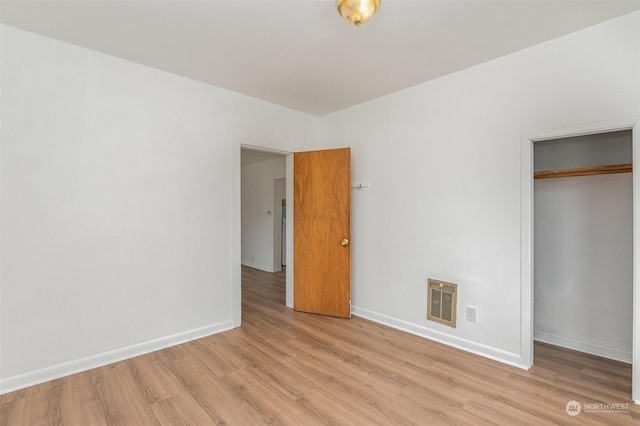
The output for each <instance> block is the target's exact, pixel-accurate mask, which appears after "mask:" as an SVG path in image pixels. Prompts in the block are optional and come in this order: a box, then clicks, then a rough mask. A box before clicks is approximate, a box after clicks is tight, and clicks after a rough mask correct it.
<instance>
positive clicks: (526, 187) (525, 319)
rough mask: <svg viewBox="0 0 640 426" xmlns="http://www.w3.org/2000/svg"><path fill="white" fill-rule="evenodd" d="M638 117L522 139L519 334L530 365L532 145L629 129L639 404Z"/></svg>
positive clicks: (634, 395) (634, 394)
mask: <svg viewBox="0 0 640 426" xmlns="http://www.w3.org/2000/svg"><path fill="white" fill-rule="evenodd" d="M639 126H640V116H634V117H627V118H622V119H617V120H610V121H606V122H599V123H590V124H589V123H588V124H582V125H578V126H572V127H566V128H561V129H556V130H548V131H541V132H532V133H531V134H530V135H528V136H523V137H522V139H521V152H520V157H521V173H522V174H521V184H522V190H521V215H522V217H521V267H520V272H521V310H520V311H521V321H520V325H521V333H520V338H521V339H520V354H521V357H522V364H523V365H524V366H526V367H527V368H531V367H532V366H533V362H534V358H533V332H534V330H533V328H534V294H533V290H534V288H533V264H534V263H533V262H534V259H533V244H534V241H533V207H534V206H533V144H534V143H536V142H541V141H545V140H550V139H560V138H567V137H572V136H583V135H589V134H597V133H608V132H615V131H619V130H631V139H632V150H633V158H632V164H633V172H632V173H633V175H632V179H633V343H632V385H631V386H632V387H631V399H632V400H633V401H634V402H635V403H636V404H640V276H639V273H640V269H639V267H640V208H639V207H638V206H637V204H636V202H637V201H639V200H640V173H636V170H637V167H638V166H639V165H640V146H638V143H640V139H639V137H638V129H639V128H640V127H639Z"/></svg>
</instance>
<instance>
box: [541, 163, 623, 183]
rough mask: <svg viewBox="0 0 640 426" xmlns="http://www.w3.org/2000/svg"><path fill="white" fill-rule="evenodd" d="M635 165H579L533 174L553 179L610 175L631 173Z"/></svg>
mask: <svg viewBox="0 0 640 426" xmlns="http://www.w3.org/2000/svg"><path fill="white" fill-rule="evenodd" d="M632 170H633V166H632V164H631V163H628V164H608V165H606V166H592V167H578V168H575V169H562V170H541V171H538V172H535V173H534V174H533V178H534V179H553V178H563V177H574V176H593V175H610V174H614V173H631V171H632Z"/></svg>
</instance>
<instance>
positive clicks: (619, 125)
mask: <svg viewBox="0 0 640 426" xmlns="http://www.w3.org/2000/svg"><path fill="white" fill-rule="evenodd" d="M639 123H640V116H639V117H631V118H628V119H621V120H615V121H614V120H612V121H609V122H607V123H598V124H597V125H588V124H586V125H581V126H576V127H573V128H568V129H564V130H558V131H553V132H547V133H541V134H539V135H536V136H534V137H525V138H523V140H522V151H521V153H522V156H521V158H522V168H521V170H522V191H521V194H522V199H521V202H522V209H521V212H522V238H521V242H522V246H521V256H522V260H521V273H522V277H521V285H522V287H521V288H522V293H521V312H522V317H521V318H522V321H521V327H522V328H521V357H522V360H521V361H522V365H523V366H527V367H529V368H530V367H532V366H533V363H534V353H533V347H534V344H533V342H534V340H544V339H545V338H547V337H548V335H547V336H545V335H542V334H541V333H540V331H541V328H543V327H541V324H540V322H542V323H543V324H542V326H546V327H549V324H553V321H551V320H552V319H553V318H554V317H555V318H559V317H560V316H562V315H564V317H563V319H565V320H566V319H567V318H570V319H571V320H575V318H573V317H571V315H575V316H577V310H580V309H582V308H580V306H581V305H580V303H581V302H586V303H590V307H591V309H590V310H586V313H585V315H586V316H587V318H588V320H587V322H590V323H591V324H592V325H593V324H594V322H596V321H598V315H597V312H596V311H598V310H604V309H611V307H610V306H611V305H609V307H607V306H606V303H609V301H610V300H611V299H612V297H611V296H612V295H606V294H605V295H604V296H601V297H600V299H599V300H595V302H594V301H593V298H591V299H590V295H589V293H590V291H591V290H590V289H584V291H580V290H581V288H580V287H579V285H580V284H583V283H584V282H585V281H586V280H587V279H592V278H594V277H587V278H585V277H584V276H580V274H577V273H576V274H575V276H570V275H568V273H567V272H566V271H564V272H563V273H564V279H565V281H564V283H563V284H562V286H564V291H565V293H562V292H560V293H558V291H557V290H558V289H553V290H551V291H548V292H547V291H546V290H544V289H543V287H540V288H536V286H537V285H538V283H539V281H540V280H543V279H547V273H548V271H544V270H542V271H541V269H540V268H541V265H537V264H536V262H537V260H536V257H543V256H544V254H541V253H540V250H541V249H543V248H544V247H543V246H542V245H539V244H538V243H537V242H535V240H536V238H541V237H540V236H539V235H538V232H537V230H535V228H536V227H538V228H542V229H544V225H542V224H541V223H540V220H541V219H549V217H550V215H552V214H553V213H554V209H555V208H557V207H558V206H559V204H558V203H559V201H558V200H559V198H558V194H557V193H555V192H554V191H555V190H554V191H547V192H549V193H550V194H551V195H549V194H547V193H545V194H542V195H540V194H536V193H535V191H534V185H535V184H534V151H536V150H538V148H537V146H536V144H540V145H538V146H540V147H543V146H544V145H545V144H549V145H552V144H553V142H550V141H552V140H558V139H561V140H567V139H570V138H574V137H586V138H589V137H599V136H597V135H605V134H610V133H614V132H615V133H617V134H618V135H622V134H623V133H624V132H626V135H627V137H630V139H631V142H630V144H631V151H632V153H631V167H629V169H628V170H626V171H624V170H623V171H621V172H620V175H619V176H617V177H616V176H615V175H604V176H600V177H602V178H604V180H605V181H606V180H607V178H610V179H609V180H616V179H617V178H620V180H621V181H624V182H618V185H619V186H620V187H625V188H627V190H628V188H629V187H631V199H630V200H629V199H627V201H626V203H627V206H628V205H629V204H630V205H631V207H630V209H631V212H629V209H627V210H626V212H623V213H620V212H618V213H617V214H622V215H623V216H625V215H626V217H627V219H625V220H626V221H627V222H629V219H628V217H629V215H630V216H631V219H630V222H631V230H630V231H629V230H627V231H626V232H627V233H630V234H631V236H629V235H626V236H625V237H624V238H623V239H624V240H625V241H626V244H627V246H629V245H630V251H631V253H629V250H627V252H626V255H625V256H627V262H628V263H629V264H630V269H631V271H629V270H627V271H626V273H627V278H622V279H626V280H627V282H629V276H630V281H631V284H630V285H631V289H630V292H629V285H628V284H627V287H624V286H622V287H624V288H625V290H624V291H626V292H627V293H628V294H627V296H626V297H627V298H628V299H629V298H630V299H631V303H630V304H631V306H628V305H627V307H626V308H625V309H627V313H626V315H627V319H626V321H627V324H625V327H626V330H627V331H626V332H625V331H623V334H625V335H626V339H627V340H626V345H627V346H626V348H627V349H629V334H631V337H630V341H631V345H630V353H629V351H628V350H627V351H625V350H624V348H622V349H623V350H622V351H613V352H614V353H613V354H612V353H606V354H600V355H601V356H603V355H604V356H607V357H610V358H614V359H619V357H620V355H621V354H622V356H623V357H625V356H626V360H627V362H631V364H632V374H631V376H632V377H631V381H632V395H631V397H632V399H633V400H634V402H635V403H640V371H638V370H639V369H638V366H640V351H639V350H638V349H639V346H638V344H639V341H640V340H639V336H640V328H639V327H640V315H639V313H638V308H639V307H640V302H639V301H640V294H639V292H640V286H639V285H638V281H639V279H638V274H637V271H638V269H637V265H638V264H640V263H639V261H640V257H639V256H638V254H639V253H640V251H639V248H640V232H639V229H638V226H637V225H636V224H638V223H640V210H639V209H637V208H635V203H634V200H637V199H640V198H639V195H640V186H639V184H640V179H639V174H638V173H635V171H631V172H630V173H629V171H630V170H633V169H635V168H636V167H637V165H638V164H640V163H639V160H640V152H639V150H638V149H637V148H638V146H637V144H638V136H637V126H638V124H639ZM618 132H622V133H618ZM605 137H610V136H606V135H605ZM566 143H569V142H566ZM569 144H570V143H569ZM583 148H584V146H583ZM626 149H628V148H626ZM609 154H610V153H609ZM562 155H564V154H562ZM562 155H560V157H562ZM580 155H582V154H580ZM580 155H577V157H580ZM616 162H617V161H616ZM536 166H537V168H538V169H540V167H539V166H540V165H539V164H536ZM566 167H567V168H574V169H578V168H582V167H580V166H578V165H575V164H574V165H573V166H571V165H569V166H566ZM545 168H546V167H545ZM624 172H626V178H625V177H622V176H623V175H624V174H625V173H624ZM569 176H571V175H569ZM595 177H596V178H597V177H598V176H595ZM567 179H573V178H572V177H569V178H567ZM550 180H553V179H550ZM557 180H558V181H560V179H557ZM572 184H573V185H572ZM580 184H581V182H580V178H576V179H573V182H569V181H565V182H564V183H563V184H562V186H565V187H567V186H568V187H570V188H569V189H570V190H571V191H573V192H570V196H568V199H565V200H564V201H562V202H564V203H568V202H569V201H570V200H571V199H573V201H574V204H577V201H580V203H582V204H586V205H590V206H591V207H594V206H595V205H597V208H598V209H601V208H604V210H607V207H611V206H607V204H610V203H611V201H610V200H609V199H608V198H606V197H609V196H611V194H608V192H609V191H607V190H606V189H605V190H604V192H603V191H602V189H601V188H600V189H595V192H589V191H594V189H593V188H591V189H585V188H580ZM551 186H553V185H551ZM571 186H573V188H571ZM576 187H577V188H576ZM566 189H567V188H564V189H563V190H566ZM623 192H624V191H623ZM603 193H604V194H607V195H602V194H603ZM627 193H628V191H627ZM548 195H549V198H550V199H552V200H555V207H554V206H548V205H547V207H546V208H547V210H548V211H547V212H544V211H543V212H542V213H540V212H539V210H538V207H539V206H536V205H535V203H536V201H540V200H541V199H542V198H544V197H547V196H548ZM618 195H620V194H618ZM554 197H555V198H554ZM571 197H573V198H571ZM603 197H604V198H603ZM560 198H562V197H560ZM534 211H535V213H534ZM538 214H541V215H543V217H536V215H538ZM544 215H546V216H544ZM590 215H591V216H595V217H596V219H597V218H598V216H599V215H600V212H598V211H596V210H594V209H591V210H587V211H584V210H582V213H579V214H577V213H574V214H573V216H569V217H565V218H564V222H565V223H564V224H562V223H560V224H559V225H558V224H556V226H560V225H562V226H560V228H557V229H562V231H557V230H556V232H559V233H564V232H568V231H567V230H571V229H572V228H576V227H575V226H574V225H575V223H574V222H576V221H578V219H579V220H580V221H583V222H584V223H583V224H582V225H581V226H582V229H583V230H584V229H585V223H586V224H587V225H586V229H589V230H590V232H591V233H592V234H593V233H595V234H597V235H596V236H598V237H599V238H602V235H600V234H598V233H599V232H600V231H603V228H608V227H609V228H610V227H611V226H612V224H611V223H610V222H606V224H605V225H604V226H599V227H596V226H594V225H593V222H591V224H590V225H588V223H589V221H590V220H592V219H594V218H593V217H589V216H590ZM574 230H575V229H574ZM604 230H606V229H604ZM547 231H548V230H547ZM617 232H618V231H617ZM623 232H624V231H623ZM618 235H620V234H618ZM629 240H630V244H629ZM575 243H576V242H575V241H572V242H571V244H574V245H575ZM547 244H548V242H547ZM556 244H563V245H564V246H563V247H560V249H561V250H562V249H566V250H565V254H566V253H573V257H571V258H569V259H568V260H567V261H565V262H564V263H562V264H560V265H559V266H557V269H560V270H562V269H567V270H569V269H570V267H571V263H572V262H573V263H574V264H577V265H579V264H580V262H582V263H583V264H584V262H585V260H584V259H582V260H580V259H578V257H579V256H577V254H576V252H575V251H572V250H568V247H569V246H570V245H571V244H569V243H559V242H556ZM607 244H608V245H609V246H610V244H611V243H607ZM582 245H583V246H584V243H583V244H582ZM548 247H549V246H547V248H548ZM556 248H557V247H556ZM587 249H591V247H587ZM605 250H606V249H605ZM587 252H588V250H587ZM598 255H599V253H598V252H595V254H594V253H591V254H590V255H588V256H587V257H586V258H587V259H588V260H589V262H592V263H593V264H595V265H597V264H598V262H601V259H600V258H599V257H598ZM589 256H590V257H589ZM592 266H593V265H588V267H589V268H591V267H592ZM543 267H544V266H543ZM551 269H553V268H551ZM585 269H588V268H585ZM561 272H562V271H561ZM582 272H584V271H582ZM592 272H593V271H592ZM629 272H630V274H629ZM536 275H542V276H541V277H538V276H536ZM593 275H597V274H595V273H593ZM609 277H610V278H612V279H617V278H615V277H614V276H613V275H610V276H605V277H604V278H603V277H600V279H599V280H596V283H595V284H594V283H591V284H590V285H591V286H599V287H598V288H597V289H596V290H597V291H600V290H605V293H606V287H607V279H608V278H609ZM562 286H561V287H562ZM602 287H604V289H603V288H602ZM576 289H577V290H576ZM541 290H542V291H541ZM570 290H571V291H570ZM616 291H618V290H616ZM543 292H546V293H545V294H542V293H543ZM554 292H555V294H554ZM594 292H595V291H594ZM572 295H573V296H572ZM554 297H555V298H556V299H557V298H564V299H565V302H566V301H567V300H569V302H570V305H571V307H570V308H569V310H573V312H567V309H565V308H564V306H565V305H563V304H562V303H559V301H558V300H554V299H553V298H554ZM572 297H573V298H574V299H573V300H571V298H572ZM536 298H537V299H538V300H536ZM540 299H543V300H542V302H541V301H540ZM548 299H550V300H551V302H550V303H547V301H548ZM581 299H582V300H581ZM589 300H590V301H589ZM617 300H618V301H619V300H620V298H618V299H617ZM605 301H606V303H600V304H598V303H597V302H605ZM540 302H541V304H540ZM545 303H546V304H545ZM586 303H584V304H583V305H582V306H583V307H584V305H585V304H586ZM618 303H620V302H618ZM624 303H625V302H622V304H624ZM626 303H627V304H628V303H629V302H628V301H627V302H626ZM554 304H555V305H554ZM554 306H555V308H554ZM554 309H555V310H554ZM563 309H565V310H564V311H563ZM629 309H630V311H631V314H630V315H629ZM545 310H546V311H545ZM582 310H583V311H584V309H582ZM541 320H542V321H541ZM619 321H622V320H619ZM629 322H630V324H629ZM556 324H557V323H556ZM583 325H584V324H583ZM564 326H565V325H564V324H561V325H559V326H558V327H556V329H558V328H562V327H564ZM553 327H555V326H551V327H550V328H549V329H547V331H549V330H551V331H553ZM572 327H573V328H574V329H575V328H576V327H577V328H580V327H581V326H577V325H576V324H575V322H574V323H573V324H570V325H569V328H570V329H571V328H572ZM593 330H596V331H595V332H594V331H593ZM629 330H630V333H629V332H628V331H629ZM564 331H565V330H563V331H562V332H564ZM578 331H579V332H581V333H585V332H586V333H587V335H588V334H589V333H593V334H598V333H600V331H599V330H598V329H597V326H596V327H592V328H591V330H588V329H581V330H578ZM542 333H545V331H544V330H542ZM547 334H553V333H547ZM583 337H584V334H583V335H578V337H577V338H575V339H573V343H575V341H577V340H581V338H583ZM592 337H593V336H592ZM595 337H596V338H595V339H592V340H593V341H592V342H590V343H591V346H589V345H587V347H579V348H575V347H574V349H577V350H580V351H583V352H592V351H593V348H594V347H597V346H598V345H600V344H602V343H603V342H602V341H599V340H598V339H600V337H601V336H595ZM618 337H619V336H618ZM552 343H553V344H557V345H560V346H568V345H567V344H566V343H567V341H566V340H565V341H562V339H559V341H555V342H552ZM569 343H571V341H570V342H569ZM593 343H595V346H594V345H593ZM601 346H606V342H605V343H604V345H601ZM569 347H571V346H569ZM616 352H617V353H616ZM625 353H626V354H625Z"/></svg>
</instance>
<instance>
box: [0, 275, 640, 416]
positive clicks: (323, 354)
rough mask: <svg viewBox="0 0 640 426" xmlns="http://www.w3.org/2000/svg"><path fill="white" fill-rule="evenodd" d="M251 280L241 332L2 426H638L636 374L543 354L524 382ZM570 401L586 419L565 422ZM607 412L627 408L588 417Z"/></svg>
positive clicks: (144, 362) (123, 368) (103, 377)
mask: <svg viewBox="0 0 640 426" xmlns="http://www.w3.org/2000/svg"><path fill="white" fill-rule="evenodd" d="M242 276H243V287H242V308H243V311H242V318H243V324H242V326H241V327H239V328H236V329H233V330H230V331H227V332H224V333H219V334H216V335H213V336H209V337H206V338H203V339H199V340H196V341H192V342H188V343H185V344H182V345H178V346H175V347H172V348H167V349H165V350H162V351H158V352H154V353H151V354H147V355H144V356H141V357H136V358H133V359H130V360H126V361H123V362H119V363H115V364H112V365H108V366H105V367H102V368H97V369H94V370H90V371H87V372H84V373H79V374H75V375H73V376H69V377H65V378H62V379H58V380H53V381H51V382H47V383H43V384H41V385H37V386H32V387H30V388H26V389H22V390H19V391H16V392H12V393H9V394H6V395H2V396H1V397H0V424H1V425H2V426H31V425H69V426H75V425H78V426H94V425H98V426H99V425H136V426H138V425H140V426H146V425H156V424H159V425H179V424H180V425H186V424H194V425H209V424H225V425H262V424H281V425H305V426H313V425H367V426H369V425H411V424H415V425H490V424H497V425H536V426H538V425H550V424H560V425H632V424H640V408H639V407H638V406H636V405H634V404H633V403H632V401H631V400H630V396H631V366H630V365H628V364H624V363H620V362H616V361H611V360H606V359H603V358H600V357H596V356H592V355H588V354H584V353H579V352H575V351H571V350H567V349H563V348H558V347H554V346H551V345H547V344H542V343H536V344H535V345H534V348H535V365H534V367H533V368H532V369H531V370H529V371H525V370H521V369H517V368H514V367H511V366H508V365H504V364H500V363H497V362H495V361H492V360H490V359H487V358H482V357H478V356H475V355H473V354H469V353H466V352H463V351H460V350H457V349H455V348H452V347H449V346H445V345H441V344H438V343H435V342H432V341H429V340H426V339H423V338H420V337H418V336H414V335H412V334H409V333H404V332H401V331H398V330H394V329H391V328H389V327H386V326H383V325H381V324H377V323H374V322H371V321H367V320H364V319H362V318H358V317H353V318H351V319H349V320H344V319H338V318H330V317H324V316H320V315H313V314H304V313H300V312H295V311H292V310H290V309H287V308H286V307H285V306H284V299H285V291H284V289H285V274H284V273H276V274H270V273H266V272H262V271H257V270H254V269H250V268H244V267H243V269H242ZM571 400H576V401H578V402H579V403H580V404H581V405H582V406H583V407H584V411H585V412H582V413H580V414H579V415H578V416H576V417H571V416H569V415H568V414H567V413H566V409H565V408H566V404H567V402H569V401H571ZM608 403H618V404H629V406H628V410H623V412H620V413H613V412H606V410H605V409H603V408H602V407H605V408H606V405H600V406H598V405H589V404H608ZM594 407H595V408H596V409H594ZM598 407H601V408H600V409H597V408H598Z"/></svg>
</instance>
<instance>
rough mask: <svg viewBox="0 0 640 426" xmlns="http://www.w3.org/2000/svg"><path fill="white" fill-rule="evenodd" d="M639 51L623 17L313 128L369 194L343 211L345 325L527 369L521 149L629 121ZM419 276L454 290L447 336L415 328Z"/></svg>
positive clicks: (428, 327)
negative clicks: (349, 282) (349, 317)
mask: <svg viewBox="0 0 640 426" xmlns="http://www.w3.org/2000/svg"><path fill="white" fill-rule="evenodd" d="M639 51H640V13H633V14H630V15H626V16H623V17H621V18H618V19H615V20H612V21H609V22H606V23H603V24H601V25H598V26H595V27H591V28H588V29H585V30H583V31H579V32H576V33H574V34H570V35H568V36H565V37H562V38H559V39H556V40H552V41H549V42H547V43H544V44H540V45H538V46H535V47H532V48H529V49H526V50H524V51H521V52H518V53H515V54H512V55H509V56H506V57H502V58H499V59H497V60H494V61H490V62H487V63H484V64H481V65H479V66H476V67H473V68H469V69H467V70H463V71H461V72H458V73H455V74H452V75H449V76H445V77H443V78H440V79H437V80H434V81H431V82H428V83H424V84H422V85H419V86H416V87H413V88H410V89H407V90H404V91H401V92H397V93H395V94H392V95H389V96H385V97H383V98H380V99H377V100H374V101H371V102H367V103H364V104H362V105H359V106H356V107H353V108H349V109H347V110H344V111H341V112H337V113H334V114H332V115H329V116H326V117H324V118H322V121H321V140H323V141H330V142H329V143H330V145H331V146H351V147H352V169H353V170H352V172H353V181H354V182H360V181H369V182H371V187H370V188H367V189H362V190H355V191H354V193H353V198H352V203H353V205H352V216H353V221H352V223H353V229H352V240H353V248H352V250H353V260H352V262H353V268H352V271H353V289H352V290H353V291H352V297H353V311H354V314H356V315H360V316H364V317H368V318H371V319H374V320H376V321H380V322H384V323H387V324H390V325H394V326H396V327H400V328H403V329H406V330H409V331H411V332H413V333H416V334H420V335H423V336H426V337H430V338H433V339H436V340H440V341H443V342H446V343H448V344H451V345H455V346H458V347H462V348H465V349H467V350H470V351H473V352H476V353H480V354H482V355H485V356H488V357H492V358H496V359H500V360H502V361H504V362H508V363H512V364H515V365H519V366H522V367H527V366H528V362H527V354H524V353H523V349H522V347H521V343H522V341H521V337H522V334H521V333H522V329H523V327H527V326H528V325H527V324H523V323H522V320H523V318H522V307H521V306H522V305H521V290H522V285H521V254H520V251H521V170H520V167H521V153H520V148H521V142H520V141H521V138H522V137H523V136H526V135H530V134H532V133H533V132H534V131H540V130H544V129H554V128H561V127H565V126H571V125H575V124H576V123H590V122H600V121H603V120H609V119H613V118H618V117H628V116H632V115H638V114H640V80H639V79H638V78H637V76H638V75H640V56H639V55H638V52H639ZM428 277H434V278H439V279H442V280H446V281H451V282H455V283H458V284H459V287H458V291H459V295H458V312H459V313H460V317H459V318H458V326H457V328H456V329H451V328H449V327H446V326H443V325H440V324H437V323H433V322H429V321H427V320H426V282H427V278H428ZM467 305H473V306H476V307H478V322H476V323H472V322H469V321H467V320H466V319H465V315H464V313H465V307H466V306H467ZM531 326H532V325H531Z"/></svg>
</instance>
